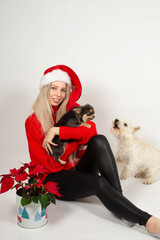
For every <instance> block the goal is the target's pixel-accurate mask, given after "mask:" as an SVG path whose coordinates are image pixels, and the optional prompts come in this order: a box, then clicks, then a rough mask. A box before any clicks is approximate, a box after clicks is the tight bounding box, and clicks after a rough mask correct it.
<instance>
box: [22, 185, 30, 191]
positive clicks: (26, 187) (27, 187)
mask: <svg viewBox="0 0 160 240" xmlns="http://www.w3.org/2000/svg"><path fill="white" fill-rule="evenodd" d="M24 188H25V189H26V190H27V189H30V188H32V186H29V185H25V187H24Z"/></svg>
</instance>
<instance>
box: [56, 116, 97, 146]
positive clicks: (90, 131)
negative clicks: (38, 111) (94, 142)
mask: <svg viewBox="0 0 160 240" xmlns="http://www.w3.org/2000/svg"><path fill="white" fill-rule="evenodd" d="M87 123H88V124H89V125H91V127H90V128H88V127H85V126H81V127H74V128H72V127H60V128H59V139H61V140H68V139H74V140H77V141H78V143H79V144H83V145H85V144H87V143H88V141H89V140H90V138H91V137H93V136H94V135H97V129H96V125H95V123H94V122H92V121H87Z"/></svg>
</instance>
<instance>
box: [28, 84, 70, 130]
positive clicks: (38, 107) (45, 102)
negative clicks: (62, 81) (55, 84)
mask: <svg viewBox="0 0 160 240" xmlns="http://www.w3.org/2000/svg"><path fill="white" fill-rule="evenodd" d="M51 84H52V83H50V84H47V85H45V86H44V87H42V88H41V90H40V92H39V95H38V97H37V99H36V101H35V102H34V104H33V106H32V110H33V112H34V113H35V115H36V117H37V119H38V120H39V122H40V124H41V127H42V129H43V132H44V135H46V134H47V132H48V130H49V129H50V128H51V127H53V126H54V121H53V117H52V114H53V109H52V105H51V102H50V89H51ZM70 93H71V90H70V88H69V86H68V84H66V96H65V98H64V100H63V102H62V103H61V104H60V107H59V109H58V110H57V112H56V122H58V120H59V119H60V118H61V117H62V116H63V115H64V114H65V113H66V112H67V109H66V105H67V102H68V100H69V96H70Z"/></svg>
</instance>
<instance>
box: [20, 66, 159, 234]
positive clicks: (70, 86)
mask: <svg viewBox="0 0 160 240" xmlns="http://www.w3.org/2000/svg"><path fill="white" fill-rule="evenodd" d="M81 90H82V88H81V83H80V81H79V78H78V76H77V75H76V73H75V72H74V71H73V70H72V69H70V68H69V67H67V66H64V65H57V66H54V67H51V68H49V69H47V70H46V71H45V72H44V76H43V77H42V80H41V83H40V93H39V96H38V97H37V99H36V101H35V103H34V105H33V112H34V113H33V114H32V115H31V116H29V117H28V118H27V120H26V123H25V127H26V134H27V139H28V146H29V153H30V158H31V161H33V162H34V163H36V164H42V165H43V166H44V167H45V169H46V171H45V179H44V182H45V183H47V182H49V181H54V182H57V183H58V184H59V187H60V188H59V192H60V194H61V195H62V196H61V197H58V198H59V199H62V200H75V199H78V198H83V197H88V196H92V195H96V196H97V197H98V198H99V199H100V201H101V202H102V203H103V204H104V205H105V207H106V208H107V209H109V210H110V211H112V212H113V213H114V214H115V215H116V216H118V217H120V218H122V219H125V220H128V221H130V222H133V223H138V224H139V225H143V226H145V227H146V229H147V230H148V232H149V233H150V234H151V235H153V236H156V237H159V238H160V219H158V218H156V217H154V216H151V215H150V214H148V213H146V212H144V211H142V210H140V209H139V208H137V207H136V206H134V205H133V204H132V203H131V202H130V201H129V200H128V199H126V198H125V197H124V196H123V194H122V189H121V185H120V181H119V177H118V172H117V168H116V164H115V160H114V156H113V154H112V151H111V148H110V145H109V143H108V141H107V139H106V138H105V137H104V136H103V135H97V130H96V126H95V124H94V123H93V122H92V121H88V123H89V124H90V125H91V128H87V127H86V126H81V127H77V128H71V127H54V126H55V124H56V122H57V121H58V120H59V119H60V118H61V117H62V116H63V114H64V113H65V112H66V111H69V110H70V109H72V108H73V107H75V106H77V105H78V104H77V103H76V101H77V100H78V99H79V98H80V96H81ZM55 135H59V138H60V139H62V140H67V139H72V140H73V141H72V142H70V143H68V144H67V145H66V147H65V152H64V154H63V155H62V156H61V160H65V161H66V164H61V163H59V162H57V161H56V160H55V159H54V158H53V157H52V156H51V155H49V151H52V150H51V148H50V144H54V143H52V139H53V138H54V136H55ZM82 146H83V147H84V146H87V147H86V150H85V149H82ZM98 173H100V175H99V174H98Z"/></svg>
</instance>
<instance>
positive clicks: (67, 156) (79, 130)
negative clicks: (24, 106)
mask: <svg viewBox="0 0 160 240" xmlns="http://www.w3.org/2000/svg"><path fill="white" fill-rule="evenodd" d="M53 120H54V121H55V119H54V117H53ZM87 123H89V124H90V125H91V128H87V127H84V126H82V127H76V128H71V127H60V132H59V138H60V139H62V140H67V139H74V140H76V141H73V142H71V143H68V144H67V145H66V147H65V152H64V154H63V155H62V156H61V159H62V160H65V161H66V164H64V165H62V164H61V163H59V162H57V161H56V160H55V159H54V158H53V157H52V156H50V155H48V154H47V152H46V150H45V149H44V148H43V147H42V143H43V139H44V133H43V131H42V128H41V124H40V122H39V121H38V119H37V117H36V115H35V114H34V113H33V114H32V115H30V116H29V117H28V118H27V119H26V122H25V129H26V135H27V140H28V147H29V154H30V158H31V161H33V162H34V163H36V164H42V165H43V166H44V167H45V169H46V175H47V174H48V173H53V172H59V171H61V170H62V169H65V170H69V169H71V168H73V167H74V166H76V165H77V164H78V160H79V159H80V158H81V157H82V155H83V153H84V150H80V148H81V146H82V145H87V143H88V141H89V139H90V138H91V137H92V136H94V135H96V134H97V130H96V126H95V123H93V122H92V121H88V122H87ZM75 156H76V157H75Z"/></svg>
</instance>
